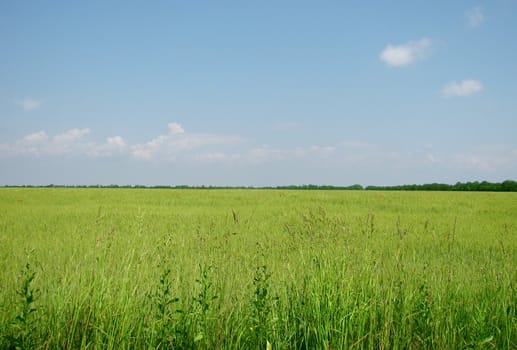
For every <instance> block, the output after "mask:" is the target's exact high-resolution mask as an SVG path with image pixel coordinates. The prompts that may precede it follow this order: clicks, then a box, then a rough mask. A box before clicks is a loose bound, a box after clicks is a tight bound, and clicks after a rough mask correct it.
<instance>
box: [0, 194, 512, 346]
mask: <svg viewBox="0 0 517 350" xmlns="http://www.w3.org/2000/svg"><path fill="white" fill-rule="evenodd" d="M516 265H517V193H461V192H454V193H451V192H373V191H279V190H153V189H141V190H139V189H19V188H9V189H7V188H3V189H0V336H1V338H0V348H1V349H9V348H17V347H18V348H26V349H78V348H85V349H86V348H88V349H170V348H178V349H183V348H186V349H266V348H271V349H349V348H360V349H462V348H469V349H470V348H474V349H493V348H497V349H512V348H513V349H515V348H517V285H516V283H517V269H516V267H515V266H516Z"/></svg>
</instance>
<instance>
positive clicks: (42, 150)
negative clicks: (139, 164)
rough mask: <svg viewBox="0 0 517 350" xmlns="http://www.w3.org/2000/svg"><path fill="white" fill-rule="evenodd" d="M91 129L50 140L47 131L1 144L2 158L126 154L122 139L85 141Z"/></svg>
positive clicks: (62, 134)
mask: <svg viewBox="0 0 517 350" xmlns="http://www.w3.org/2000/svg"><path fill="white" fill-rule="evenodd" d="M89 133H90V129H88V128H84V129H78V128H74V129H70V130H67V131H65V132H64V133H61V134H58V135H55V136H54V137H52V138H50V137H49V136H48V135H47V133H46V132H45V131H38V132H35V133H32V134H29V135H27V136H25V137H23V138H21V139H19V140H17V141H15V142H12V143H4V144H0V156H9V157H12V156H34V157H43V156H51V157H53V156H64V155H68V156H82V155H86V156H89V157H106V156H112V155H115V154H121V153H124V152H125V150H126V144H125V142H124V140H123V139H122V137H120V136H114V137H108V138H107V139H106V142H104V143H95V142H89V141H85V140H83V138H84V136H85V135H87V134H89Z"/></svg>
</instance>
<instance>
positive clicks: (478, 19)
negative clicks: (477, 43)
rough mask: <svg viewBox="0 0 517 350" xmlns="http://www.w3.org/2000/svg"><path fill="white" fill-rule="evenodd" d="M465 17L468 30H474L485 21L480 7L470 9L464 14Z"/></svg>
mask: <svg viewBox="0 0 517 350" xmlns="http://www.w3.org/2000/svg"><path fill="white" fill-rule="evenodd" d="M465 16H466V17H467V21H468V24H469V27H470V28H475V27H477V26H479V25H480V24H481V23H483V22H484V20H485V16H484V15H483V12H482V11H481V8H480V7H474V8H472V9H469V10H468V11H467V12H466V13H465Z"/></svg>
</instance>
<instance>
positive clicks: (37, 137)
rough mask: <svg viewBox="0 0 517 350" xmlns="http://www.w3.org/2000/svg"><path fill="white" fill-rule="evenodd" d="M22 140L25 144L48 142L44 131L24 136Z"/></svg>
mask: <svg viewBox="0 0 517 350" xmlns="http://www.w3.org/2000/svg"><path fill="white" fill-rule="evenodd" d="M23 140H24V141H27V142H43V141H47V140H48V136H47V133H46V132H45V131H38V132H35V133H34V134H30V135H27V136H25V137H24V138H23Z"/></svg>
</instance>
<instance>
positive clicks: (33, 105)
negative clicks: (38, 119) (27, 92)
mask: <svg viewBox="0 0 517 350" xmlns="http://www.w3.org/2000/svg"><path fill="white" fill-rule="evenodd" d="M16 104H17V105H18V106H19V107H21V109H23V110H24V111H25V112H30V111H33V110H36V109H38V108H40V106H41V101H38V100H35V99H33V98H31V97H26V98H24V99H23V100H20V101H16Z"/></svg>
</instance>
